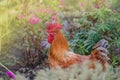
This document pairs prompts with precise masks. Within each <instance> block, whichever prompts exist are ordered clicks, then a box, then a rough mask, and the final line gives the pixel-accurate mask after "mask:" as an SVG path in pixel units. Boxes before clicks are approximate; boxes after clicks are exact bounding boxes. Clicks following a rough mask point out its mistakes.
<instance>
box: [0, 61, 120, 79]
mask: <svg viewBox="0 0 120 80" xmlns="http://www.w3.org/2000/svg"><path fill="white" fill-rule="evenodd" d="M95 64H96V69H95V70H92V69H88V67H87V66H86V63H85V64H83V65H82V66H78V65H73V66H71V67H70V68H67V69H61V68H59V67H58V68H57V69H55V70H49V69H45V70H40V71H38V72H37V75H36V77H35V80H120V76H119V75H120V68H115V69H114V68H112V67H111V66H107V70H106V71H105V72H103V71H102V67H101V65H100V64H98V63H95ZM0 80H3V79H0ZM15 80H28V79H26V78H25V77H24V76H23V75H20V74H19V73H17V75H16V79H15Z"/></svg>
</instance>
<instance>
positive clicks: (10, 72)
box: [6, 71, 15, 79]
mask: <svg viewBox="0 0 120 80" xmlns="http://www.w3.org/2000/svg"><path fill="white" fill-rule="evenodd" d="M6 75H7V76H9V77H10V78H12V79H14V78H15V74H14V73H13V72H12V71H7V72H6Z"/></svg>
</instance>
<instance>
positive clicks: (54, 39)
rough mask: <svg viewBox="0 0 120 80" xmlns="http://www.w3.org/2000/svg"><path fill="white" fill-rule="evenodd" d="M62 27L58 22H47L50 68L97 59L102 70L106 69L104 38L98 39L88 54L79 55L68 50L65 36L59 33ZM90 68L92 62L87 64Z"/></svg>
mask: <svg viewBox="0 0 120 80" xmlns="http://www.w3.org/2000/svg"><path fill="white" fill-rule="evenodd" d="M61 28H62V26H61V24H59V23H52V22H51V23H49V24H48V25H47V33H48V34H49V36H48V42H49V43H50V44H51V45H50V51H49V54H48V60H49V63H50V68H52V69H53V68H56V67H58V66H59V67H61V68H67V67H69V66H71V65H73V64H82V63H84V62H85V61H92V62H95V61H98V62H100V63H101V64H102V67H103V70H105V69H106V66H105V65H106V64H107V61H108V60H109V57H108V56H107V54H108V51H107V47H108V42H107V41H106V40H105V39H102V40H100V41H99V42H98V43H97V44H96V45H95V46H94V47H93V48H92V52H91V54H90V55H88V56H86V55H79V54H76V53H74V52H71V51H69V45H68V42H67V40H66V38H65V37H64V36H63V34H62V33H61V31H60V29H61ZM89 67H90V68H95V66H94V64H92V65H89Z"/></svg>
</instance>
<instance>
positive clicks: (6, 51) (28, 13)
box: [0, 0, 120, 71]
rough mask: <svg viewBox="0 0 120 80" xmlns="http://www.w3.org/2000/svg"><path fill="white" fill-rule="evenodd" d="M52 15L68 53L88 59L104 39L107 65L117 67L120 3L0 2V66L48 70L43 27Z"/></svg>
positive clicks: (86, 0)
mask: <svg viewBox="0 0 120 80" xmlns="http://www.w3.org/2000/svg"><path fill="white" fill-rule="evenodd" d="M53 14H57V16H58V17H59V23H61V24H62V32H63V33H64V35H65V36H66V38H67V40H68V42H69V45H70V49H71V50H72V51H74V52H76V53H78V54H84V55H88V54H89V53H90V51H91V48H92V46H93V45H94V44H95V43H96V42H97V41H99V40H100V39H102V38H104V39H106V40H108V42H109V52H110V55H109V56H110V58H111V64H112V65H113V66H114V67H115V66H119V65H120V0H0V62H1V63H2V64H4V65H6V66H8V67H9V68H10V69H13V70H15V69H16V70H17V68H21V67H30V68H36V66H39V68H45V67H49V64H48V60H47V53H48V51H49V43H48V42H47V33H46V23H47V22H48V21H50V20H51V17H52V15H53ZM0 69H2V68H0ZM3 71H4V70H3Z"/></svg>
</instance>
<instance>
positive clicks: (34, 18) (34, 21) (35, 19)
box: [29, 14, 40, 24]
mask: <svg viewBox="0 0 120 80" xmlns="http://www.w3.org/2000/svg"><path fill="white" fill-rule="evenodd" d="M39 22H40V19H39V17H37V16H36V15H34V14H31V15H30V19H29V23H31V24H38V23H39Z"/></svg>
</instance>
